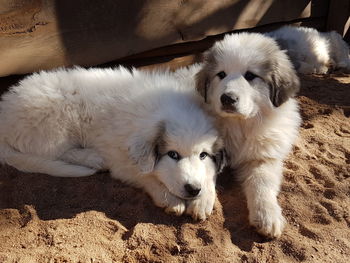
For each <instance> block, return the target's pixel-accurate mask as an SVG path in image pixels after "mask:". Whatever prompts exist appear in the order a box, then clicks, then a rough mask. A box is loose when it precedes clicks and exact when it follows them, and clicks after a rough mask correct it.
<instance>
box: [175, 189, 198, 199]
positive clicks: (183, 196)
mask: <svg viewBox="0 0 350 263" xmlns="http://www.w3.org/2000/svg"><path fill="white" fill-rule="evenodd" d="M168 190H169V192H170V193H171V194H173V195H174V196H176V197H177V198H180V199H183V200H194V199H197V198H199V197H200V196H201V193H199V194H198V195H197V196H195V197H193V196H189V195H187V194H186V193H185V192H180V193H176V192H175V191H172V190H171V189H169V188H168Z"/></svg>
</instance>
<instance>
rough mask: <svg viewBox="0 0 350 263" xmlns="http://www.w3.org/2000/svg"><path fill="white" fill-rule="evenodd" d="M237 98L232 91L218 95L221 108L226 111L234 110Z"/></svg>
mask: <svg viewBox="0 0 350 263" xmlns="http://www.w3.org/2000/svg"><path fill="white" fill-rule="evenodd" d="M238 100H239V98H238V97H237V96H236V95H234V94H232V93H224V94H222V95H221V97H220V101H221V105H222V110H223V111H226V112H236V110H237V109H236V104H237V102H238Z"/></svg>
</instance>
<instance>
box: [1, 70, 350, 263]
mask: <svg viewBox="0 0 350 263" xmlns="http://www.w3.org/2000/svg"><path fill="white" fill-rule="evenodd" d="M298 99H299V101H300V105H301V112H302V116H303V119H304V122H303V125H302V128H301V129H300V138H299V139H298V141H297V143H296V146H295V147H294V150H293V152H292V153H291V154H290V156H289V158H288V159H287V160H286V162H285V170H284V178H285V179H284V183H283V186H282V190H281V193H280V195H279V201H280V204H281V206H282V207H283V213H284V215H285V217H286V219H287V221H288V225H287V227H286V230H285V232H284V234H283V235H282V237H281V238H280V239H278V240H268V239H266V238H264V237H262V236H260V235H258V234H257V233H256V232H255V231H254V229H253V228H251V227H250V226H249V224H248V220H247V209H246V204H245V198H244V195H243V194H242V192H241V189H240V187H239V185H238V184H237V183H236V182H235V181H234V174H233V172H231V171H226V173H225V174H224V175H222V176H220V178H219V182H218V187H217V189H218V200H217V202H216V204H215V210H214V213H213V215H212V216H211V217H210V218H209V219H208V220H207V221H205V222H200V223H198V222H193V221H192V220H191V218H189V217H187V216H182V217H175V216H171V215H166V214H165V213H164V212H163V211H162V210H161V209H159V208H157V207H155V206H154V205H153V204H152V202H151V200H150V198H149V197H148V196H147V195H146V194H144V193H142V192H141V191H139V190H137V189H134V188H132V187H129V186H126V185H125V184H122V183H120V182H119V181H116V180H112V179H111V178H109V176H108V174H97V175H94V176H92V177H88V178H74V179H65V178H54V177H50V176H47V175H37V174H24V173H21V172H18V171H16V170H15V169H13V168H10V167H7V166H6V167H5V166H3V167H0V262H25V263H30V262H56V263H58V262H154V263H155V262H210V263H213V262H337V263H341V262H344V263H345V262H350V215H349V212H350V178H349V175H350V75H330V76H309V77H303V78H302V90H301V92H300V95H299V96H298Z"/></svg>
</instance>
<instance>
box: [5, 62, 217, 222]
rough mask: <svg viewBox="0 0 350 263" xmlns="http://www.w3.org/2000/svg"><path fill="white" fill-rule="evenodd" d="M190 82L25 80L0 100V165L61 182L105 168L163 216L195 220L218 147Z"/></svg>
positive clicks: (161, 76)
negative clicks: (147, 197)
mask: <svg viewBox="0 0 350 263" xmlns="http://www.w3.org/2000/svg"><path fill="white" fill-rule="evenodd" d="M190 84H191V83H190V82H189V81H187V80H186V79H181V78H178V79H176V78H175V77H174V76H172V75H171V74H170V73H167V72H163V73H161V72H148V73H147V72H140V71H137V70H133V71H132V72H130V71H128V70H127V69H125V68H122V67H120V68H117V69H89V70H86V69H82V68H75V69H71V70H65V69H59V70H56V71H52V72H40V73H37V74H33V75H31V76H29V77H27V78H25V79H24V80H23V81H21V82H20V83H19V84H18V85H17V86H13V87H12V88H11V89H10V90H9V92H7V93H6V94H4V95H3V96H2V101H1V102H0V161H1V162H2V163H6V164H9V165H12V166H14V167H16V168H17V169H19V170H21V171H24V172H39V173H46V174H50V175H54V176H67V177H79V176H88V175H92V174H94V173H95V172H96V171H97V170H99V169H109V170H110V172H111V175H112V176H113V177H114V178H117V179H120V180H122V181H124V182H127V183H130V184H132V185H134V186H137V187H141V188H143V189H144V190H145V191H146V192H147V193H148V194H149V195H150V196H151V197H152V199H153V200H154V203H155V204H156V205H157V206H160V207H164V208H166V211H168V212H174V213H176V214H177V215H180V214H182V213H184V212H186V213H188V214H191V215H192V217H193V218H195V219H205V218H206V217H207V216H208V215H209V214H210V213H211V212H212V209H213V205H214V201H215V174H216V169H217V167H216V164H218V163H219V162H220V160H219V158H220V156H221V152H220V151H219V150H220V148H221V147H222V146H221V144H220V141H221V140H220V139H219V138H218V134H217V131H216V129H215V128H214V127H213V124H212V120H211V119H210V118H209V117H208V116H207V115H206V114H204V112H203V111H202V110H201V108H200V107H199V105H198V101H196V98H195V96H194V92H193V86H189V85H190ZM170 151H176V152H177V154H178V156H179V158H178V160H175V159H174V153H172V154H169V152H170ZM201 153H202V155H201ZM203 153H204V154H203ZM205 153H207V154H208V155H206V154H205ZM217 154H218V155H217ZM171 156H172V157H173V158H171ZM175 157H176V156H175ZM203 157H204V158H203ZM215 157H216V158H215ZM186 185H190V188H191V187H192V189H195V190H196V191H197V192H198V191H199V190H200V192H199V194H198V195H196V193H195V194H192V195H191V194H190V192H189V191H188V186H187V188H186V187H185V186H186ZM190 190H191V189H190Z"/></svg>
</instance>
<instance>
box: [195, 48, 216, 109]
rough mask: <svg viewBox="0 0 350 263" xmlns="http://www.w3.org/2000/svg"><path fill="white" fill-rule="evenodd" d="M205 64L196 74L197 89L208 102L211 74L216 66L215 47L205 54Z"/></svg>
mask: <svg viewBox="0 0 350 263" xmlns="http://www.w3.org/2000/svg"><path fill="white" fill-rule="evenodd" d="M203 58H204V65H203V67H202V69H201V70H200V71H199V72H198V73H197V74H196V90H197V91H198V93H199V94H200V95H201V96H202V97H203V98H204V101H205V102H207V94H208V89H209V86H210V75H211V74H212V72H213V71H214V69H215V67H216V60H215V49H214V48H211V49H209V50H208V51H206V52H205V53H204V54H203Z"/></svg>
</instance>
